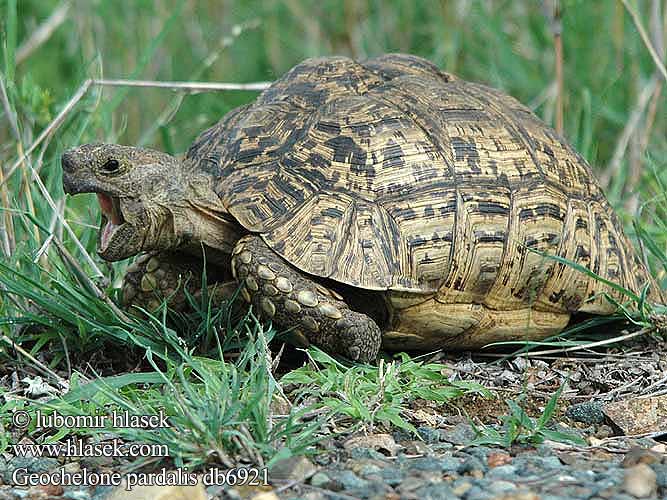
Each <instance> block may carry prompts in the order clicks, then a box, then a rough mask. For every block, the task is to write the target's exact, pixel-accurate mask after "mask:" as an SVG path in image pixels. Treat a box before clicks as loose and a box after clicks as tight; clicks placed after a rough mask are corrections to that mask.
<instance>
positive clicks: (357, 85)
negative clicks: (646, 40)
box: [188, 54, 659, 313]
mask: <svg viewBox="0 0 667 500" xmlns="http://www.w3.org/2000/svg"><path fill="white" fill-rule="evenodd" d="M188 157H189V158H190V159H191V160H194V161H195V162H197V164H198V165H200V166H201V168H209V169H210V168H213V169H215V172H216V175H219V189H218V194H219V196H220V197H221V199H222V201H223V203H224V205H225V207H226V208H227V210H228V211H229V212H230V213H231V214H232V215H233V216H234V217H235V218H236V220H237V221H238V222H239V223H240V224H241V225H242V226H243V227H244V228H245V229H246V230H248V231H249V232H252V233H258V234H260V235H261V236H262V238H263V239H264V241H265V242H266V243H267V244H268V245H269V246H270V247H271V248H272V249H273V250H274V251H275V252H276V253H277V254H279V255H280V256H282V257H283V258H284V259H285V260H287V261H288V262H290V263H291V264H293V265H294V266H295V267H296V268H298V269H300V270H302V271H303V272H306V273H309V274H310V275H314V276H319V277H325V278H329V279H331V280H335V281H337V282H340V283H345V284H348V285H352V286H355V287H359V288H364V289H369V290H387V291H389V292H393V296H394V299H395V302H396V303H398V302H400V298H401V297H403V298H406V299H408V300H409V298H410V297H412V296H413V295H415V294H416V295H419V296H423V295H425V294H426V295H429V296H431V297H433V296H435V297H436V299H437V301H438V302H440V303H452V304H483V305H484V306H485V307H487V308H489V309H493V310H513V309H519V308H521V307H524V306H525V305H526V304H528V303H531V304H533V307H535V308H537V309H540V310H547V311H554V312H559V311H568V312H572V311H576V310H586V311H589V312H598V313H605V312H610V311H611V310H613V308H614V307H613V305H612V304H611V303H610V302H609V301H607V300H606V299H605V298H604V296H603V294H601V292H607V293H610V294H611V295H614V292H613V291H612V290H611V288H610V287H608V286H606V285H604V284H602V283H600V282H599V281H596V280H594V279H592V278H590V277H589V276H587V275H586V274H584V273H582V272H580V271H578V270H576V269H574V268H573V267H570V266H567V265H565V264H563V263H561V262H558V261H556V260H553V259H550V258H548V257H546V256H545V254H549V255H556V256H560V257H563V258H566V259H569V260H571V261H574V262H576V263H578V264H580V265H582V266H584V267H585V268H587V269H590V270H592V271H593V272H595V273H596V274H598V275H600V276H601V277H603V278H605V279H608V280H610V281H613V282H616V283H619V284H621V285H622V286H624V287H626V288H629V289H632V290H635V291H637V290H641V289H642V287H643V286H644V285H645V284H646V283H648V282H649V281H650V278H649V276H648V273H647V272H646V269H645V268H644V266H643V265H642V263H641V262H640V261H639V259H638V258H637V256H636V254H635V253H634V252H633V251H632V249H631V248H632V247H631V245H630V244H629V242H628V240H627V238H626V237H625V235H624V234H623V231H622V229H621V226H620V224H619V221H618V219H617V217H616V216H615V215H614V213H613V210H612V208H611V207H610V205H609V203H608V202H607V200H606V199H605V197H604V195H603V193H602V191H601V189H600V188H599V186H598V185H597V183H596V182H595V180H594V178H593V176H592V173H591V170H590V168H589V166H588V165H587V163H586V161H585V160H584V159H583V158H582V157H581V156H580V155H579V154H577V152H576V151H574V150H573V149H572V148H571V147H570V146H569V145H568V144H567V143H566V142H565V140H564V139H563V138H562V137H561V136H559V135H558V134H557V133H556V132H554V131H553V130H552V129H551V128H550V127H548V126H547V125H545V124H544V123H543V122H542V121H541V120H540V119H538V118H537V117H536V116H535V115H534V114H533V113H532V112H531V111H530V110H529V109H528V108H526V107H525V106H523V105H522V104H520V103H519V102H518V101H517V100H515V99H514V98H512V97H509V96H507V95H505V94H503V93H502V92H500V91H497V90H494V89H492V88H489V87H487V86H484V85H480V84H477V83H471V82H467V81H463V80H461V79H459V78H457V77H454V76H452V75H450V74H447V73H444V72H442V71H440V70H439V69H438V68H437V67H435V66H434V65H433V64H431V63H430V62H428V61H426V60H424V59H421V58H418V57H414V56H408V55H401V54H390V55H384V56H381V57H377V58H373V59H369V60H366V61H363V62H356V61H353V60H351V59H349V58H346V57H326V58H317V59H309V60H306V61H304V62H303V63H301V64H299V65H297V66H295V67H294V68H292V69H291V70H290V71H289V72H288V73H287V74H285V75H284V76H283V77H282V78H280V79H279V80H277V81H276V82H275V83H274V84H273V85H271V86H270V87H269V88H268V89H266V90H265V91H264V92H263V93H262V94H261V95H260V96H259V97H258V99H257V100H256V101H255V102H254V103H253V104H251V105H248V106H244V107H241V108H238V109H236V110H234V111H232V112H231V113H229V114H228V115H227V116H226V117H225V118H224V119H223V120H222V121H221V122H220V123H219V124H218V125H216V126H214V127H213V128H211V129H209V130H207V131H206V132H204V133H203V134H202V135H201V136H200V137H199V139H198V140H197V141H196V142H195V143H194V144H193V146H192V148H191V149H190V151H189V152H188ZM654 293H659V292H654ZM587 299H588V300H587Z"/></svg>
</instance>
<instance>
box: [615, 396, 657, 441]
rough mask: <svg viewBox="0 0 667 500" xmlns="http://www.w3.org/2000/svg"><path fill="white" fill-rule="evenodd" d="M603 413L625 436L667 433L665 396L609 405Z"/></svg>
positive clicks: (629, 400)
mask: <svg viewBox="0 0 667 500" xmlns="http://www.w3.org/2000/svg"><path fill="white" fill-rule="evenodd" d="M603 411H604V414H605V415H606V416H607V417H608V418H609V419H610V420H611V421H612V422H613V423H614V424H615V425H617V426H618V427H619V428H620V429H621V430H622V431H623V432H624V433H625V434H626V435H632V434H647V433H655V432H661V431H662V432H665V431H667V394H663V395H660V396H651V397H645V398H632V399H627V400H623V401H617V402H615V403H609V404H607V405H605V406H604V407H603Z"/></svg>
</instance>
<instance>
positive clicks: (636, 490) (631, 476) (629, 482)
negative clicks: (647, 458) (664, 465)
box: [623, 463, 658, 498]
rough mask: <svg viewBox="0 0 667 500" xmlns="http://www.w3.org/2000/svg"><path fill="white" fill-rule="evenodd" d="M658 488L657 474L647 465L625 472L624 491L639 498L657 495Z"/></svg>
mask: <svg viewBox="0 0 667 500" xmlns="http://www.w3.org/2000/svg"><path fill="white" fill-rule="evenodd" d="M657 487H658V483H657V478H656V474H655V472H654V471H653V469H651V467H649V466H648V465H646V464H643V463H640V464H637V465H635V466H634V467H630V468H629V469H626V471H625V477H624V479H623V490H624V491H626V492H627V493H628V494H630V495H632V496H634V497H637V498H647V497H650V496H651V495H655V493H656V490H657Z"/></svg>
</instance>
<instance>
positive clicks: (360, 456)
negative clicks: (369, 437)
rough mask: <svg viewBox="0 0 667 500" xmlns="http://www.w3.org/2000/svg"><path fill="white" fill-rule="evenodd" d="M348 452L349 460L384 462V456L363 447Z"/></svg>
mask: <svg viewBox="0 0 667 500" xmlns="http://www.w3.org/2000/svg"><path fill="white" fill-rule="evenodd" d="M348 451H349V453H350V458H352V459H354V460H369V459H370V460H384V458H385V455H383V454H382V453H380V452H379V451H377V450H374V449H373V448H366V447H364V446H358V447H356V448H350V449H349V450H348Z"/></svg>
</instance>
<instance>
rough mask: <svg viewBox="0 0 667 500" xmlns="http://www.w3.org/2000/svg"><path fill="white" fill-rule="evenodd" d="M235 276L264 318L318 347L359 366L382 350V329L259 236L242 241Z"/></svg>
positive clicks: (235, 255)
mask: <svg viewBox="0 0 667 500" xmlns="http://www.w3.org/2000/svg"><path fill="white" fill-rule="evenodd" d="M232 274H233V275H234V277H235V278H236V279H237V280H238V281H239V283H242V284H243V285H244V287H243V288H242V290H241V293H242V294H243V297H244V298H245V300H246V301H247V302H249V303H251V304H253V306H254V308H255V310H256V311H258V312H259V313H260V314H261V315H262V316H264V317H267V318H271V319H273V320H274V321H275V322H276V323H277V324H278V325H280V326H281V327H283V328H292V327H294V328H295V330H296V333H297V334H301V335H303V336H305V338H307V339H308V340H309V341H310V342H312V343H313V344H315V345H317V346H319V347H321V348H323V349H325V350H327V351H329V352H336V353H339V354H342V355H343V356H346V357H348V358H351V359H353V360H358V361H372V360H374V359H375V358H376V356H377V353H378V351H379V349H380V343H381V332H380V328H379V327H378V325H377V324H376V323H375V322H374V321H373V320H372V319H371V318H369V317H368V316H366V315H365V314H362V313H359V312H356V311H352V310H351V309H350V308H349V307H348V306H347V304H346V303H345V301H344V300H343V297H341V296H340V295H338V294H337V293H336V292H334V291H333V290H328V289H327V288H325V287H323V286H321V285H320V284H318V283H316V282H315V281H313V279H311V278H310V277H309V276H308V275H306V274H303V273H301V272H300V271H298V270H297V269H295V268H294V267H293V266H291V265H289V264H288V263H287V262H286V261H285V260H283V259H282V258H281V257H279V256H278V255H277V254H276V253H275V252H273V250H271V249H270V248H269V247H268V246H267V245H266V243H264V241H263V240H262V239H261V238H260V237H259V236H245V237H243V238H241V239H240V240H239V241H238V243H237V244H236V247H235V248H234V251H233V253H232Z"/></svg>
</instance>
